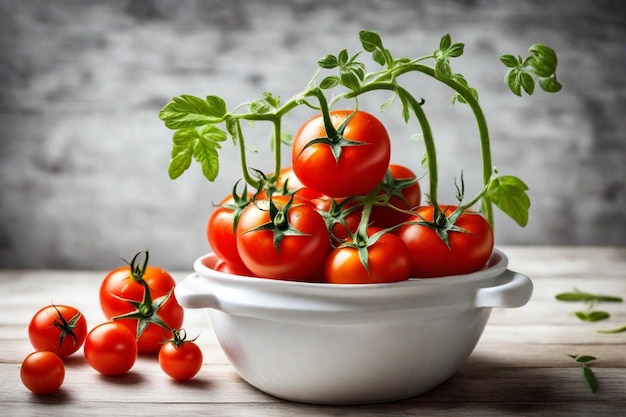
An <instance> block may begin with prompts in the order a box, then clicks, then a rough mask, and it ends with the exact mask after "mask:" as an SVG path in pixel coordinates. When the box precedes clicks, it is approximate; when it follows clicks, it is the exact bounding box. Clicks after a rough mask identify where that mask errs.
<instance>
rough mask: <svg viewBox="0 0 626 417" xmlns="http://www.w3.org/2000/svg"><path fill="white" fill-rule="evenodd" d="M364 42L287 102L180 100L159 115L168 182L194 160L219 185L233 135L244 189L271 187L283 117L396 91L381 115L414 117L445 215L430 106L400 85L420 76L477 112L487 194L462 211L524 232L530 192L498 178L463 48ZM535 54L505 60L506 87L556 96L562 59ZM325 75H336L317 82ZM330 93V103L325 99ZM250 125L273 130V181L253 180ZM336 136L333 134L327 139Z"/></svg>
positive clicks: (326, 65) (330, 61)
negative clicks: (458, 62) (410, 49)
mask: <svg viewBox="0 0 626 417" xmlns="http://www.w3.org/2000/svg"><path fill="white" fill-rule="evenodd" d="M359 40H360V42H361V45H362V47H363V51H360V52H358V53H356V54H354V55H352V56H350V55H349V53H348V51H347V50H345V49H343V50H341V51H340V52H339V53H338V54H337V55H332V54H329V55H326V56H324V57H322V58H321V59H320V60H319V61H318V66H319V69H318V71H317V72H316V74H315V75H314V76H313V78H312V79H311V81H310V82H309V84H308V85H307V86H306V88H305V89H304V90H303V91H302V92H300V93H299V94H297V95H295V96H294V97H292V98H291V99H290V100H288V101H286V102H285V103H281V100H280V98H279V97H276V96H274V95H272V94H271V93H265V94H264V95H263V97H262V98H259V99H256V100H253V101H251V102H248V103H243V104H241V105H239V106H237V107H235V108H234V109H233V110H231V111H228V109H227V106H226V103H225V101H224V100H223V99H222V98H220V97H218V96H215V95H209V96H207V97H206V98H204V99H203V98H199V97H196V96H192V95H184V94H183V95H180V96H177V97H174V98H173V99H172V101H171V102H170V103H168V104H167V105H165V106H164V107H163V109H162V110H161V111H160V113H159V118H160V119H161V120H162V121H163V122H164V123H165V126H166V127H168V128H169V129H172V130H174V131H175V132H174V135H173V148H172V152H171V158H172V159H171V161H170V164H169V167H168V172H169V175H170V178H172V179H175V178H178V177H179V176H180V175H182V173H183V172H185V171H186V170H187V169H188V168H189V167H190V165H191V162H192V160H193V159H195V160H196V161H197V162H199V163H200V165H201V166H202V171H203V173H204V175H205V177H206V178H207V179H208V180H209V181H214V180H215V179H216V178H217V175H218V173H219V149H220V148H221V143H222V142H224V141H226V140H227V139H228V137H229V136H230V137H231V138H232V140H233V142H234V143H235V144H236V145H238V147H239V152H240V164H241V168H242V175H243V179H244V181H245V183H247V184H249V185H250V186H252V187H253V188H257V189H258V188H261V187H263V186H265V185H266V183H269V185H274V184H276V182H277V180H278V175H279V172H280V168H281V148H282V146H281V145H282V144H283V143H289V137H288V135H286V134H285V133H284V132H283V131H282V119H283V117H284V116H285V115H286V114H287V113H289V112H290V111H292V110H293V109H295V108H296V107H299V106H303V105H304V106H308V107H310V108H312V109H315V110H317V111H320V112H321V113H322V115H324V116H325V117H327V116H328V113H329V111H330V109H331V108H332V107H333V106H335V105H336V104H337V103H339V102H342V101H345V100H354V101H355V102H356V104H357V107H358V97H359V96H361V95H363V94H366V93H368V92H371V91H376V90H383V91H390V92H391V93H392V97H391V98H390V99H388V100H387V101H385V102H384V103H382V105H381V110H382V111H385V110H387V109H389V108H390V106H391V104H392V102H393V101H394V100H396V99H398V100H399V101H400V103H401V105H402V114H401V115H402V118H403V120H404V121H405V122H406V123H408V122H409V121H410V120H411V118H412V116H414V117H415V119H416V120H417V123H418V125H419V129H420V131H421V137H422V139H423V142H424V147H425V154H426V155H425V161H426V165H427V169H428V178H429V187H428V198H429V201H430V203H431V204H432V205H433V206H434V207H435V211H436V212H437V211H438V210H439V207H438V202H437V189H438V176H437V173H438V168H437V155H436V147H435V140H434V137H433V134H432V130H431V128H430V124H429V122H428V118H427V116H426V113H425V111H424V108H423V107H424V101H423V100H418V99H416V98H415V97H414V96H413V95H412V94H411V93H410V92H409V91H408V90H407V89H406V88H404V87H403V86H402V85H401V84H400V79H401V77H402V76H403V75H405V74H408V73H421V74H423V75H425V76H428V77H430V78H432V79H434V80H436V81H438V82H441V83H443V84H445V85H446V86H448V87H449V88H450V89H451V90H452V91H453V97H452V104H455V103H457V102H458V103H461V104H467V105H468V106H469V107H470V109H471V111H472V112H473V115H474V118H475V121H476V125H477V128H478V136H479V140H480V144H481V157H482V179H483V187H482V189H481V191H480V192H479V193H478V194H477V195H476V196H475V197H474V198H471V199H470V200H469V201H468V202H463V201H462V199H463V198H464V196H463V195H462V193H460V195H459V197H458V199H459V210H460V211H461V210H463V209H466V208H469V207H471V206H472V205H474V204H476V203H477V202H479V201H480V202H481V206H482V212H483V214H484V216H485V217H486V218H487V220H488V221H489V223H490V224H491V225H492V226H493V209H492V204H495V205H496V206H497V207H498V208H499V209H501V210H502V211H503V212H504V213H506V214H507V215H508V216H509V217H511V218H512V219H513V220H515V221H516V222H517V223H518V224H519V225H520V226H525V225H526V224H527V222H528V211H529V208H530V199H529V197H528V194H527V193H526V192H527V190H528V187H527V186H526V184H525V183H524V182H523V181H522V180H521V179H520V178H518V177H515V176H511V175H500V174H499V173H498V172H497V171H496V170H494V168H493V164H492V159H491V146H490V138H489V129H488V126H487V121H486V118H485V115H484V113H483V111H482V108H481V106H480V104H479V100H478V94H477V92H476V90H475V89H474V88H472V87H471V86H470V85H469V83H468V82H467V80H466V79H465V77H464V76H463V75H461V74H459V73H455V72H454V71H453V70H452V65H451V60H452V59H454V58H458V57H460V56H461V55H462V54H463V53H464V49H465V47H464V44H462V43H453V42H452V39H451V37H450V35H448V34H446V35H444V36H443V37H442V38H441V40H440V42H439V47H438V48H437V49H436V50H434V51H433V53H432V54H429V55H426V56H422V57H419V58H414V59H411V58H405V57H401V58H395V57H394V56H393V55H392V53H391V52H390V51H389V50H388V49H387V48H385V46H384V45H383V42H382V39H381V37H380V36H379V35H378V34H377V33H375V32H371V31H361V32H360V33H359ZM364 52H365V53H369V54H370V56H371V58H372V60H373V61H374V63H376V64H377V65H378V66H380V67H381V68H380V69H378V70H376V71H373V72H367V68H366V65H365V63H363V62H362V61H361V60H360V58H361V54H363V53H364ZM529 53H530V55H529V56H528V57H526V58H522V57H521V56H517V57H516V56H514V55H510V54H507V55H502V56H501V57H500V60H501V62H502V63H503V64H504V65H505V66H506V67H507V68H508V72H507V74H506V76H505V82H506V84H507V85H508V87H509V88H510V90H511V91H512V92H513V93H514V94H516V95H518V96H521V95H522V94H523V93H526V94H528V95H531V94H533V92H534V91H535V83H538V85H539V87H540V88H541V89H542V90H544V91H546V92H551V93H555V92H557V91H559V90H560V89H561V85H560V84H559V82H558V81H557V78H556V67H557V56H556V53H555V52H554V51H553V50H552V49H551V48H549V47H547V46H545V45H542V44H536V45H532V46H531V47H530V48H529ZM321 71H333V72H334V73H333V74H331V75H327V76H325V77H324V78H322V79H321V80H320V81H319V82H318V78H319V76H320V73H321ZM330 91H332V92H333V95H332V100H330V101H329V100H328V98H327V94H328V92H330ZM242 120H245V121H246V122H248V123H250V124H254V123H256V122H269V123H271V124H272V125H273V133H272V150H273V154H274V163H275V167H274V168H275V169H274V171H273V174H271V175H270V176H269V177H265V176H263V177H259V176H256V177H255V176H254V175H252V172H253V170H251V169H250V168H249V167H248V164H247V160H246V145H247V143H246V140H245V138H244V134H243V130H242V128H241V122H242ZM331 133H336V132H329V139H330V140H332V139H333V138H332V137H330V136H331Z"/></svg>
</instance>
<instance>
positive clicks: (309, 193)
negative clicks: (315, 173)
mask: <svg viewBox="0 0 626 417" xmlns="http://www.w3.org/2000/svg"><path fill="white" fill-rule="evenodd" d="M276 186H277V187H278V188H285V189H286V190H287V191H290V192H295V194H296V195H297V196H298V197H302V198H306V199H309V200H314V199H316V198H323V197H325V195H324V194H322V193H320V192H319V191H316V190H313V189H312V188H309V187H305V186H304V184H302V181H300V179H299V178H298V176H297V175H296V173H295V172H294V171H293V167H285V168H283V169H281V170H280V174H279V177H278V183H277V184H276Z"/></svg>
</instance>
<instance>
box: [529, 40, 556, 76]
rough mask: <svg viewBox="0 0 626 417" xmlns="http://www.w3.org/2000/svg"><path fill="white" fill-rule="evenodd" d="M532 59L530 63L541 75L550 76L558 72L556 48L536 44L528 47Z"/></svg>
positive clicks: (536, 72) (535, 71)
mask: <svg viewBox="0 0 626 417" xmlns="http://www.w3.org/2000/svg"><path fill="white" fill-rule="evenodd" d="M528 51H529V52H530V54H531V57H532V59H531V60H530V61H529V65H530V66H531V67H532V69H533V72H534V73H535V74H537V75H538V76H540V77H550V76H551V75H553V74H554V73H555V72H556V66H557V62H558V61H557V56H556V52H554V50H553V49H552V48H550V47H548V46H546V45H542V44H535V45H531V47H530V48H528Z"/></svg>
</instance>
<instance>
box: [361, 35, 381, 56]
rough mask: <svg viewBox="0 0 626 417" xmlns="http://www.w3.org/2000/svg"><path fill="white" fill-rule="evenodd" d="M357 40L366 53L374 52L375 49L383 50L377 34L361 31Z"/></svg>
mask: <svg viewBox="0 0 626 417" xmlns="http://www.w3.org/2000/svg"><path fill="white" fill-rule="evenodd" d="M359 40H360V41H361V45H362V46H363V49H365V50H366V51H367V52H374V51H375V50H376V49H382V48H383V42H382V39H381V38H380V36H379V35H378V33H376V32H370V31H367V30H362V31H361V32H359Z"/></svg>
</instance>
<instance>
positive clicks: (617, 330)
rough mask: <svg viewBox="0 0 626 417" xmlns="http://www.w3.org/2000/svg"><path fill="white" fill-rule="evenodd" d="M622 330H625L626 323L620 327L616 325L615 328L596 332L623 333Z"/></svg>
mask: <svg viewBox="0 0 626 417" xmlns="http://www.w3.org/2000/svg"><path fill="white" fill-rule="evenodd" d="M624 332H626V325H624V326H622V327H618V328H616V329H611V330H598V333H604V334H617V333H624Z"/></svg>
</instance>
